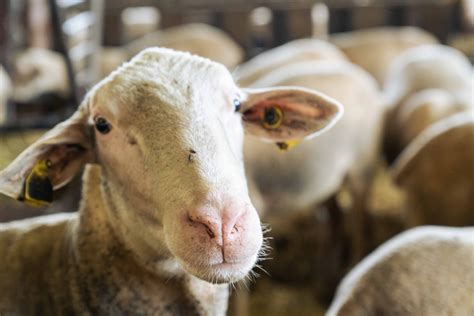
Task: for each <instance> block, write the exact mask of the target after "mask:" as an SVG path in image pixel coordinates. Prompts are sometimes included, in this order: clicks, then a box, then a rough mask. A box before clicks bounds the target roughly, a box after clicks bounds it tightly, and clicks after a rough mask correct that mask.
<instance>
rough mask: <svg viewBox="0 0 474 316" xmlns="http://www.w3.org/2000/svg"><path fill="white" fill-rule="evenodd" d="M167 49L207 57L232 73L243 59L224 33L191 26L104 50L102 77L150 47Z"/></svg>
mask: <svg viewBox="0 0 474 316" xmlns="http://www.w3.org/2000/svg"><path fill="white" fill-rule="evenodd" d="M154 46H160V47H166V48H171V49H175V50H181V51H185V52H190V53H192V54H195V55H199V56H202V57H206V58H209V59H212V60H214V61H217V62H219V63H221V64H223V65H225V66H226V67H227V68H229V69H233V68H234V67H235V66H237V65H238V64H239V63H240V62H241V61H242V59H243V56H244V51H243V50H242V48H241V47H240V46H239V45H238V44H237V43H236V42H235V41H234V40H233V39H232V38H231V37H229V35H227V34H226V33H225V32H223V31H222V30H220V29H218V28H215V27H213V26H211V25H208V24H203V23H189V24H183V25H179V26H175V27H170V28H167V29H164V30H160V31H156V32H153V33H149V34H147V35H144V36H142V37H140V38H138V39H136V40H134V41H132V42H130V43H128V44H127V45H125V46H124V47H105V48H103V49H102V50H101V68H102V69H101V76H102V77H105V76H107V75H108V74H110V72H111V71H112V70H114V69H115V68H116V67H118V66H120V65H121V64H122V63H124V62H125V61H126V60H128V59H129V58H131V57H132V56H134V55H135V54H137V53H138V52H139V51H141V50H143V49H145V48H147V47H154Z"/></svg>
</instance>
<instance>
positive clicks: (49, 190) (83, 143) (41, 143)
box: [0, 107, 95, 206]
mask: <svg viewBox="0 0 474 316" xmlns="http://www.w3.org/2000/svg"><path fill="white" fill-rule="evenodd" d="M92 143H93V142H92V141H91V136H90V134H89V130H88V128H87V111H86V109H85V108H83V107H81V108H80V109H79V110H78V111H77V112H76V113H75V114H74V115H73V116H72V117H71V118H69V119H68V120H66V121H65V122H63V123H61V124H58V125H57V126H55V127H54V128H53V129H52V130H50V131H49V132H48V133H46V134H45V135H44V136H43V137H41V138H40V139H39V140H38V141H36V142H35V143H34V144H32V145H31V146H30V147H28V148H27V149H25V151H23V152H22V153H21V154H20V155H19V156H18V157H17V158H16V159H15V160H14V161H13V162H12V163H11V164H10V165H9V166H8V167H7V168H6V169H4V170H2V171H0V193H3V194H5V195H7V196H10V197H12V198H15V199H18V200H21V201H24V202H26V203H28V204H31V205H33V206H43V205H46V204H49V203H51V202H52V200H53V190H56V189H59V188H60V187H62V186H64V185H66V184H67V183H68V182H69V181H70V180H72V178H73V177H74V176H75V175H76V174H77V173H78V172H79V171H80V170H81V169H82V167H83V166H84V165H85V164H86V163H88V162H92V161H93V160H94V159H95V158H94V157H95V155H94V154H93V151H92Z"/></svg>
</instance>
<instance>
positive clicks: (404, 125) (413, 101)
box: [391, 89, 472, 150]
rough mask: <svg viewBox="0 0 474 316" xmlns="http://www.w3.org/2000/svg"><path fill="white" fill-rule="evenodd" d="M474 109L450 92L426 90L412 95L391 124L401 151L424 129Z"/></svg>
mask: <svg viewBox="0 0 474 316" xmlns="http://www.w3.org/2000/svg"><path fill="white" fill-rule="evenodd" d="M469 108H472V107H471V105H469V104H465V103H464V102H463V100H457V99H456V98H455V96H453V95H452V94H451V93H449V92H448V91H445V90H442V89H426V90H422V91H420V92H417V93H414V94H412V95H410V97H408V98H407V99H406V101H405V102H403V104H401V105H400V109H399V110H398V111H397V114H396V116H395V117H394V118H393V121H392V122H391V123H392V124H394V126H396V127H395V129H396V130H397V137H396V139H393V140H392V141H397V145H398V147H399V150H401V149H402V148H405V147H406V146H408V144H409V143H410V142H411V141H412V140H413V139H415V137H416V136H417V135H419V134H420V133H421V132H422V131H423V130H424V129H426V128H427V127H429V126H431V125H432V124H434V123H436V122H437V121H439V120H441V119H443V118H446V117H448V116H450V115H452V114H455V113H458V112H462V111H465V110H467V109H469Z"/></svg>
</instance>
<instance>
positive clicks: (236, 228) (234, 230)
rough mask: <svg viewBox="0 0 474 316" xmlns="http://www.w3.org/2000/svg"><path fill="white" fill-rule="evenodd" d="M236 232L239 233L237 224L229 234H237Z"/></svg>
mask: <svg viewBox="0 0 474 316" xmlns="http://www.w3.org/2000/svg"><path fill="white" fill-rule="evenodd" d="M238 232H239V228H238V227H237V224H235V225H234V227H232V231H231V232H230V233H231V234H233V233H238Z"/></svg>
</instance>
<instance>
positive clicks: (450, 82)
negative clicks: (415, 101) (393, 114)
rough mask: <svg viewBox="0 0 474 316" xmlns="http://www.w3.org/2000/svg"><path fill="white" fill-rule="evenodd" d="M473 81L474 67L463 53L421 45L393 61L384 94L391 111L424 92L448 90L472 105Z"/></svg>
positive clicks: (445, 47)
mask: <svg viewBox="0 0 474 316" xmlns="http://www.w3.org/2000/svg"><path fill="white" fill-rule="evenodd" d="M472 79H473V73H472V66H471V63H470V62H469V59H468V58H467V57H466V56H465V55H463V54H462V53H461V52H460V51H458V50H456V49H455V48H452V47H448V46H443V45H421V46H419V47H415V48H411V49H409V50H406V51H405V52H404V53H403V54H400V55H399V56H398V57H397V58H396V59H395V60H394V61H393V63H392V64H391V65H390V69H389V70H388V73H387V77H386V80H385V85H384V93H385V94H386V96H387V99H388V102H389V105H390V106H391V107H397V106H398V105H399V104H400V103H401V102H402V101H404V100H405V99H406V98H407V97H408V96H410V95H411V94H413V93H415V92H418V91H421V90H424V89H444V90H446V91H448V92H450V93H451V94H453V95H454V96H456V97H457V98H459V99H464V100H468V101H467V102H472V88H473V82H472Z"/></svg>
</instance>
